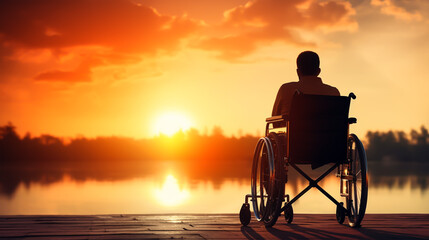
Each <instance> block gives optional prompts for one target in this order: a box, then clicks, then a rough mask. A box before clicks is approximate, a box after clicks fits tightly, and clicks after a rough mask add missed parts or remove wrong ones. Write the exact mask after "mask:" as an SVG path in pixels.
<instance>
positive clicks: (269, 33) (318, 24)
mask: <svg viewBox="0 0 429 240" xmlns="http://www.w3.org/2000/svg"><path fill="white" fill-rule="evenodd" d="M354 14H355V11H354V9H353V8H352V6H351V4H350V3H349V2H347V1H334V0H331V1H315V0H314V1H313V0H310V1H306V0H292V1H283V0H254V1H249V2H247V3H246V4H245V5H240V6H238V7H235V8H233V9H230V10H228V11H226V12H225V14H224V15H225V21H224V23H223V26H222V27H223V28H225V29H233V30H232V31H235V32H237V33H236V34H231V33H228V34H225V36H222V37H211V38H206V39H204V40H202V41H201V43H200V45H199V47H200V48H203V49H207V50H214V51H218V52H220V57H221V58H224V59H228V60H234V59H235V58H239V57H242V56H245V55H247V54H250V53H251V52H253V51H254V50H255V49H256V48H257V47H259V46H260V45H261V44H269V43H272V42H276V41H280V42H286V43H291V44H297V45H300V46H312V45H314V43H313V42H307V41H304V40H303V39H302V38H301V37H300V36H299V35H298V34H297V33H296V31H295V30H296V29H304V30H310V31H314V30H323V31H325V32H326V31H328V32H329V31H354V30H356V29H357V22H356V21H355V20H353V19H352V16H353V15H354Z"/></svg>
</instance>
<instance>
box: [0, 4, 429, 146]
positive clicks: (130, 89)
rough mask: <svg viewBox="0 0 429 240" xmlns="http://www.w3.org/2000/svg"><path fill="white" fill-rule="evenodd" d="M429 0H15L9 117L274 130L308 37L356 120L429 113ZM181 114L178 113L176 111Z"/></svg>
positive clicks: (5, 20)
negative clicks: (277, 106)
mask: <svg viewBox="0 0 429 240" xmlns="http://www.w3.org/2000/svg"><path fill="white" fill-rule="evenodd" d="M428 39H429V1H426V0H415V1H411V0H384V1H383V0H352V1H341V0H330V1H322V0H320V1H318V0H290V1H285V0H255V1H246V0H216V1H209V0H198V1H195V0H133V1H127V0H39V1H30V0H2V1H0V125H5V124H7V122H9V121H10V122H12V123H13V124H14V125H15V126H16V127H17V130H18V132H19V133H20V134H25V133H26V132H30V133H31V134H33V135H40V134H44V133H45V134H51V135H55V136H64V137H75V136H78V135H84V136H87V137H95V136H100V135H102V136H110V135H117V136H129V137H135V138H149V137H152V136H154V135H155V134H157V132H158V131H162V127H160V124H161V125H162V123H163V121H165V119H166V116H167V118H168V116H174V117H172V118H173V119H174V120H175V122H176V124H178V128H179V127H182V128H189V127H194V128H196V129H198V130H200V131H201V132H205V131H207V132H208V133H210V131H211V129H212V128H213V127H214V126H220V127H221V128H222V129H223V130H224V133H225V134H226V135H236V136H237V135H241V134H246V133H250V134H256V133H259V134H262V133H263V129H264V127H265V125H264V124H265V123H264V120H265V118H266V117H268V116H269V115H270V114H271V110H272V106H273V103H274V99H275V96H276V93H277V90H278V88H279V87H280V86H281V84H283V83H284V82H289V81H297V76H296V65H295V60H296V57H297V55H298V54H299V53H300V52H302V51H304V50H313V51H315V52H317V53H319V55H320V58H321V68H322V73H321V77H322V79H323V81H324V82H325V83H327V84H330V85H333V86H336V87H337V88H338V89H339V90H340V92H341V94H342V95H348V93H349V92H354V93H355V94H356V95H357V99H356V100H355V101H353V102H352V106H351V115H352V116H355V117H357V118H358V125H357V126H354V127H353V130H354V131H355V132H357V133H358V134H360V135H364V134H365V133H366V131H368V130H388V129H397V130H405V131H409V130H410V129H411V128H415V129H416V128H419V127H420V126H421V125H426V126H429V95H428V92H429V66H428V64H429V41H428ZM167 122H168V121H167Z"/></svg>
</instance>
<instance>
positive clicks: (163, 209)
mask: <svg viewBox="0 0 429 240" xmlns="http://www.w3.org/2000/svg"><path fill="white" fill-rule="evenodd" d="M177 176H179V175H178V174H175V173H174V172H169V173H165V174H159V175H153V176H150V177H140V178H139V177H136V178H132V179H125V180H113V181H107V180H106V181H99V180H91V179H86V180H75V179H73V178H71V177H70V176H67V175H65V176H64V177H63V178H62V179H61V180H60V181H55V182H50V183H40V182H31V183H28V184H24V183H20V184H19V185H18V187H17V188H16V190H15V192H14V193H13V194H11V195H4V194H3V195H0V215H9V214H12V215H19V214H151V213H154V214H155V213H156V214H159V213H238V212H239V210H240V207H241V205H242V203H243V202H244V195H245V194H247V193H250V180H246V179H234V180H232V179H231V180H228V179H226V180H224V181H222V182H221V183H218V184H214V183H213V182H211V181H195V180H189V179H186V178H181V177H177ZM369 179H370V182H369V194H368V197H369V198H368V207H367V213H429V204H427V203H428V202H429V191H428V190H427V189H422V188H419V187H415V184H414V183H415V181H417V180H416V179H415V178H413V177H406V178H402V179H398V180H397V182H393V183H391V184H389V185H377V186H372V185H371V177H370V178H369ZM304 184H306V182H304V181H299V182H297V183H296V185H293V184H291V183H288V184H287V185H286V192H287V193H289V194H291V196H294V195H296V194H297V189H303V188H304V187H306V185H304ZM321 186H322V187H323V188H324V189H325V190H327V191H328V192H329V193H331V195H333V196H334V197H335V198H336V199H337V200H339V201H344V200H340V199H342V198H340V196H339V181H338V179H337V178H336V177H335V176H334V175H330V176H329V177H328V178H326V179H324V180H323V181H322V182H321ZM291 192H292V193H291ZM293 207H294V211H295V212H296V213H332V214H335V205H334V204H332V203H331V202H330V201H329V200H328V199H327V198H326V197H325V196H324V195H323V194H322V193H320V192H319V191H318V190H316V189H312V190H310V191H309V192H308V193H306V194H305V195H304V196H303V197H302V198H300V199H299V200H298V201H297V202H296V203H294V205H293Z"/></svg>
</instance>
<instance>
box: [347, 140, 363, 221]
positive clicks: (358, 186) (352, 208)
mask: <svg viewBox="0 0 429 240" xmlns="http://www.w3.org/2000/svg"><path fill="white" fill-rule="evenodd" d="M348 157H349V166H348V171H349V173H348V174H349V176H352V178H351V180H349V181H348V184H349V186H348V187H349V194H348V196H347V210H348V219H349V225H350V226H351V227H358V226H360V223H361V222H362V219H363V217H364V215H365V210H366V204H367V200H368V177H367V172H368V166H367V160H366V153H365V149H364V148H363V145H362V142H361V141H360V140H359V138H358V137H357V136H356V135H354V134H351V135H350V136H349V139H348Z"/></svg>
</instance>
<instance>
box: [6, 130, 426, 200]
mask: <svg viewBox="0 0 429 240" xmlns="http://www.w3.org/2000/svg"><path fill="white" fill-rule="evenodd" d="M257 139H258V137H257V136H252V135H245V136H241V137H226V136H225V135H224V134H223V133H222V129H221V128H220V127H215V128H214V129H213V131H212V133H211V134H201V133H200V132H198V131H197V130H196V129H190V130H188V131H186V132H182V131H180V132H178V133H176V134H175V135H173V136H171V137H168V136H165V135H159V136H157V137H154V138H151V139H133V138H125V137H97V138H85V137H77V138H74V139H71V140H69V141H67V142H65V141H64V140H63V139H61V138H59V137H55V136H52V135H41V136H38V137H32V136H31V135H30V134H26V135H25V136H22V137H21V136H19V135H18V134H17V132H16V128H15V126H13V124H11V123H9V124H7V125H4V126H2V127H0V193H2V194H5V195H9V196H10V195H12V194H13V192H14V191H15V190H16V188H17V187H18V185H19V184H20V183H24V184H26V185H28V184H30V183H31V182H39V183H42V184H43V183H52V182H56V181H60V180H61V179H62V178H63V176H64V175H65V174H67V175H69V176H70V177H72V178H73V179H75V180H82V181H83V180H86V179H95V180H100V181H102V180H121V179H127V178H135V177H145V176H151V175H153V174H156V173H159V172H162V171H164V170H165V169H166V168H171V169H174V170H175V171H177V172H180V173H181V174H182V175H183V176H186V178H188V179H190V180H197V181H198V180H204V181H211V182H213V183H214V184H215V186H219V185H220V184H221V183H222V182H223V181H225V180H226V179H240V180H248V179H250V171H251V162H252V157H253V150H254V147H255V144H256V141H257ZM364 143H365V148H366V151H367V156H368V161H369V172H370V174H371V178H370V180H371V183H372V184H378V185H380V184H381V185H383V184H385V185H388V186H391V185H393V184H395V183H399V184H400V185H401V184H404V183H405V182H403V181H405V180H401V179H403V178H398V177H401V176H402V177H404V176H412V177H414V178H415V181H414V184H415V185H416V186H418V187H420V188H423V189H426V188H427V182H428V181H427V179H428V177H427V172H428V170H429V167H428V166H429V163H428V160H429V134H428V130H427V129H426V128H425V127H423V126H422V127H421V128H420V129H419V130H412V131H411V132H410V133H409V134H406V133H405V132H403V131H388V132H379V131H375V132H374V131H369V132H368V133H367V135H366V138H365V141H364ZM289 172H290V175H289V179H291V182H293V180H294V179H297V177H298V176H297V175H296V174H295V173H294V171H289ZM398 179H399V180H398ZM401 181H402V182H401Z"/></svg>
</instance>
